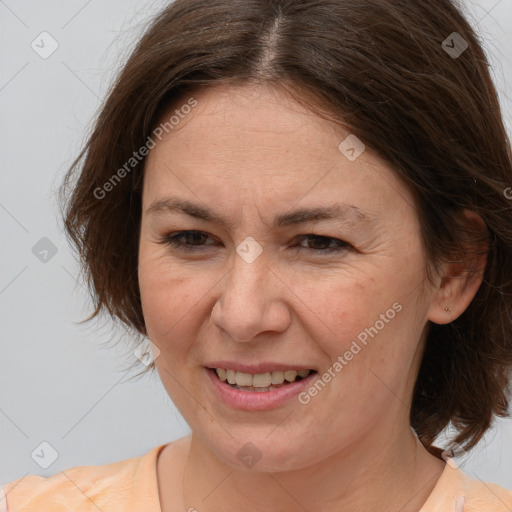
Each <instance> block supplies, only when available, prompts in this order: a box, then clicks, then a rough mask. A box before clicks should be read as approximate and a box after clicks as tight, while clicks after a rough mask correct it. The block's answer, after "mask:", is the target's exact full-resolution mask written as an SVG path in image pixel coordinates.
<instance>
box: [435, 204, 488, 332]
mask: <svg viewBox="0 0 512 512" xmlns="http://www.w3.org/2000/svg"><path fill="white" fill-rule="evenodd" d="M462 214H463V219H462V223H463V224H464V232H465V233H466V234H467V237H466V238H467V240H466V241H464V242H462V247H461V250H460V252H459V253H457V254H454V255H452V256H451V257H450V256H448V258H450V260H451V261H447V262H446V263H445V264H444V266H443V275H442V279H441V283H440V285H439V288H438V289H437V290H436V291H435V293H434V295H433V297H432V301H431V304H430V309H429V313H428V319H429V320H430V321H431V322H434V323H436V324H448V323H450V322H452V321H453V320H455V319H456V318H457V317H459V316H460V315H461V314H462V313H463V312H464V311H465V310H466V309H467V307H468V306H469V304H470V303H471V301H472V300H473V298H474V297H475V295H476V293H477V291H478V288H479V287H480V285H481V284H482V279H483V276H484V272H485V267H486V265H487V255H488V252H489V242H488V236H489V232H488V230H487V226H486V225H485V222H484V221H483V219H482V217H480V215H478V214H477V213H476V212H473V211H471V210H463V212H462Z"/></svg>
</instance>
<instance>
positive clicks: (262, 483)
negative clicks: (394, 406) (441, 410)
mask: <svg viewBox="0 0 512 512" xmlns="http://www.w3.org/2000/svg"><path fill="white" fill-rule="evenodd" d="M395 425H396V424H395ZM373 434H374V435H371V436H367V437H366V438H365V439H364V442H358V443H354V444H353V445H352V446H349V447H348V448H346V449H344V450H341V451H337V452H333V454H332V456H330V457H329V458H328V459H326V460H323V461H322V462H321V463H318V464H314V465H311V466H308V467H305V468H300V469H297V470H290V471H280V472H273V473H270V472H258V471H254V470H251V471H247V470H241V469H238V468H235V467H233V466H232V465H229V464H227V463H226V462H224V461H223V460H221V459H220V458H219V457H218V456H217V455H216V454H215V453H214V452H213V451H212V450H211V449H210V448H209V446H208V445H207V444H205V443H204V442H203V440H202V439H201V438H200V437H199V436H197V435H194V434H192V436H191V439H190V448H189V451H188V455H187V458H186V462H185V466H184V471H183V501H184V504H183V505H184V508H183V510H191V511H193V510H197V511H200V512H220V511H221V510H225V509H226V508H230V509H235V510H237V509H239V510H251V511H254V512H263V511H267V510H268V509H273V510H280V511H281V512H299V511H300V512H304V510H307V511H308V512H320V511H322V512H331V511H335V510H351V511H353V512H359V511H361V512H363V511H364V512H368V511H373V510H376V511H377V510H379V511H380V510H400V511H401V512H416V511H417V510H419V509H420V508H421V506H422V505H423V503H424V502H425V501H426V499H427V498H428V496H429V495H430V493H431V492H432V490H433V488H434V486H435V484H436V483H437V480H438V479H439V476H440V475H441V473H442V471H443V468H444V463H443V461H441V460H439V459H437V458H435V457H434V456H433V455H431V454H429V453H428V452H427V450H425V448H424V447H423V446H422V445H421V443H420V442H419V441H418V439H417V437H416V436H415V434H414V433H413V432H412V431H411V429H410V428H409V427H408V426H406V428H405V429H397V427H396V426H394V427H390V428H389V429H385V428H383V426H382V425H379V426H378V429H376V432H375V433H373ZM228 506H229V507H228Z"/></svg>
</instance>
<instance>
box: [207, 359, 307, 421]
mask: <svg viewBox="0 0 512 512" xmlns="http://www.w3.org/2000/svg"><path fill="white" fill-rule="evenodd" d="M205 369H206V373H207V374H208V378H209V379H210V382H211V383H212V385H213V388H214V389H215V391H216V392H217V393H218V395H219V396H220V398H221V399H222V400H223V401H224V402H225V403H226V404H228V405H230V406H231V407H234V408H236V409H243V410H246V411H264V410H267V409H273V408H275V407H279V406H280V405H282V404H284V403H285V402H287V401H288V400H290V399H291V398H293V397H294V396H296V395H298V394H299V393H300V392H301V391H303V390H304V389H305V388H307V387H308V385H309V383H310V381H311V380H312V379H313V378H314V377H315V375H316V372H314V373H310V374H309V375H308V376H307V377H305V378H304V379H301V380H299V381H295V382H291V383H290V384H286V385H285V386H282V387H280V388H276V389H272V390H271V391H243V390H241V389H235V388H232V387H230V386H229V385H228V384H227V383H226V382H227V381H222V380H220V379H219V377H217V374H216V372H215V370H212V369H210V368H205Z"/></svg>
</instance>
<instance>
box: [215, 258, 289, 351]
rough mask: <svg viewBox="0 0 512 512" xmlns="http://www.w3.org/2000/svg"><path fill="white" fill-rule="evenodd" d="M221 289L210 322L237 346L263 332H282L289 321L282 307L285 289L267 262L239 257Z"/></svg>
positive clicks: (284, 305)
mask: <svg viewBox="0 0 512 512" xmlns="http://www.w3.org/2000/svg"><path fill="white" fill-rule="evenodd" d="M219 286H220V287H221V292H220V296H219V297H218V299H217V301H216V303H215V305H214V307H213V309H212V314H211V318H212V321H213V323H214V324H215V325H216V326H217V327H219V328H220V329H222V330H223V331H225V333H226V334H227V335H229V337H230V338H231V339H233V340H235V341H238V342H245V341H254V340H255V339H256V338H257V336H258V334H261V333H264V332H273V333H280V332H284V331H285V330H286V329H287V328H288V326H289V324H290V321H291V315H290V311H289V308H288V306H287V304H286V303H285V301H284V299H285V294H286V290H287V287H286V285H285V283H283V282H282V281H281V279H280V278H279V276H278V275H277V272H276V271H274V270H273V269H271V268H270V267H269V265H268V263H267V261H266V258H265V257H264V256H263V254H262V255H260V256H259V257H258V258H257V259H256V260H255V261H253V262H252V263H249V262H247V261H245V260H244V259H243V258H242V257H240V256H239V254H236V255H235V256H234V258H233V263H232V266H231V269H230V270H229V272H228V273H227V274H226V276H225V279H223V280H222V281H221V284H220V285H219Z"/></svg>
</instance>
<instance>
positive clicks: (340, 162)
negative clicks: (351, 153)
mask: <svg viewBox="0 0 512 512" xmlns="http://www.w3.org/2000/svg"><path fill="white" fill-rule="evenodd" d="M191 99H192V100H193V101H194V102H195V106H194V108H193V109H190V108H183V106H184V105H187V104H191ZM180 106H181V110H180ZM172 116H174V118H175V119H174V121H176V124H174V125H173V126H172V129H170V130H169V131H168V133H167V132H165V133H163V135H162V138H161V141H157V144H156V146H155V147H154V148H153V149H151V150H150V152H149V154H148V157H147V159H146V161H145V177H144V182H145V183H144V189H145V194H144V195H145V200H144V203H145V208H146V209H147V208H148V206H149V202H152V203H153V202H154V201H155V200H156V199H160V200H164V196H170V195H173V194H172V192H174V189H175V188H176V187H177V188H179V189H180V190H181V191H182V192H184V193H185V195H186V196H187V198H188V199H190V200H193V202H195V203H197V201H196V200H197V199H198V198H200V199H204V200H205V201H203V202H204V203H206V204H213V203H212V200H213V201H214V202H215V204H216V207H217V208H216V209H217V210H219V209H222V207H223V205H222V202H221V203H219V199H221V198H223V197H224V198H228V197H229V195H231V196H233V194H237V196H238V197H239V199H240V200H241V201H242V200H244V199H245V200H247V199H250V200H251V201H253V200H254V199H255V198H260V199H261V201H260V202H259V203H258V204H264V203H266V204H267V205H270V204H276V205H277V206H279V202H280V201H281V202H282V201H286V204H281V205H280V207H279V208H277V209H276V211H284V210H288V209H289V208H290V207H291V206H292V203H298V202H301V203H302V204H296V206H305V205H306V203H307V202H308V201H313V202H314V201H316V202H317V203H318V202H319V201H320V202H322V201H323V200H325V201H327V200H328V202H329V203H333V202H334V200H336V199H338V200H340V202H345V203H346V204H350V205H353V206H355V207H356V208H358V207H359V210H360V211H363V210H365V211H367V212H369V213H371V212H374V213H376V212H378V211H379V208H380V207H382V206H385V204H384V203H386V201H388V202H389V201H393V202H394V203H395V205H396V204H397V197H393V196H397V195H398V196H400V198H401V199H402V200H405V201H406V202H409V203H411V197H410V196H409V195H408V194H407V190H405V188H404V185H403V184H402V183H401V182H400V181H399V180H398V178H397V176H396V175H395V173H394V172H393V171H392V170H391V168H390V167H389V166H388V165H387V164H386V162H384V161H382V160H381V159H379V157H378V156H377V155H374V154H372V152H370V151H368V150H365V151H363V153H362V154H361V155H360V156H359V157H358V158H357V159H356V160H355V161H351V160H349V159H348V158H347V157H346V155H345V154H343V153H342V151H341V150H340V144H341V143H342V142H343V141H344V140H345V139H346V138H347V137H348V136H349V135H350V132H349V131H348V130H346V129H345V128H343V127H342V126H341V125H339V124H335V123H334V122H332V121H328V120H325V119H323V118H321V117H319V116H317V115H315V114H313V113H312V112H310V111H309V110H308V109H307V108H306V107H304V106H302V105H300V104H298V103H297V102H295V101H294V100H293V99H292V98H291V97H290V96H289V95H287V94H286V93H284V92H283V91H282V90H281V89H273V88H270V87H267V86H261V87H260V86H254V87H253V86H245V87H232V86H231V87H228V86H225V85H219V86H214V87H210V88H207V89H204V90H202V91H200V92H199V93H196V94H190V95H182V96H181V97H180V98H179V100H177V101H175V102H174V104H173V105H172V107H171V108H170V109H168V111H167V112H166V113H165V114H164V115H163V116H162V117H161V122H166V120H168V119H170V118H171V117H172ZM181 197H182V198H183V194H181ZM355 198H357V199H358V200H359V201H361V204H360V205H358V204H357V201H351V200H353V199H355ZM369 199H372V200H371V203H372V204H371V207H370V204H369ZM229 201H230V202H233V201H234V198H233V197H231V198H229ZM364 203H366V205H365V206H363V204H364ZM379 203H382V204H379ZM354 211H355V210H354Z"/></svg>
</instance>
